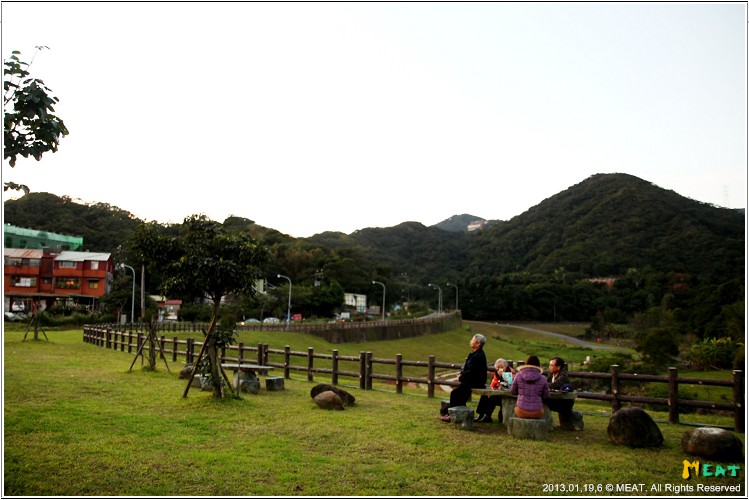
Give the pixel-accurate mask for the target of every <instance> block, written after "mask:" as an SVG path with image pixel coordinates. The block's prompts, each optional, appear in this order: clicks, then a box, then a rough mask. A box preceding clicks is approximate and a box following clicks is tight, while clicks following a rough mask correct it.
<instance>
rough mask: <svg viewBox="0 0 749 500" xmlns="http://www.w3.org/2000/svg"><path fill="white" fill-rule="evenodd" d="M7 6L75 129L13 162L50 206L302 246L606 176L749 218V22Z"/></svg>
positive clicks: (651, 9)
mask: <svg viewBox="0 0 749 500" xmlns="http://www.w3.org/2000/svg"><path fill="white" fill-rule="evenodd" d="M0 8H1V9H2V54H3V59H4V60H5V59H7V57H8V56H9V55H10V53H11V51H13V50H19V51H21V53H22V59H24V60H26V61H27V62H28V61H29V60H31V58H32V56H33V57H34V59H33V63H32V65H31V68H30V71H31V73H32V75H33V76H35V77H37V78H39V79H41V80H43V81H44V83H45V84H46V85H47V86H48V87H49V88H50V89H51V90H52V92H53V94H54V95H55V96H57V97H58V98H59V100H60V101H59V103H58V105H57V106H56V108H55V111H56V113H57V114H58V116H59V117H61V118H62V119H63V120H64V122H65V124H66V126H67V128H68V130H69V131H70V134H69V135H68V136H67V137H65V138H64V139H62V141H61V143H60V147H59V150H58V151H57V152H56V153H54V154H52V153H47V154H46V155H45V156H43V157H42V160H41V161H40V162H37V161H35V160H34V159H24V158H20V159H19V160H18V163H17V164H16V167H15V168H13V169H11V168H10V167H9V166H8V162H7V160H6V161H4V162H3V167H2V175H3V180H4V181H6V182H7V181H13V182H18V183H23V184H26V185H28V186H29V188H30V189H31V190H32V191H33V192H49V193H53V194H56V195H58V196H69V197H71V198H73V199H77V200H82V201H83V202H87V203H95V202H101V203H108V204H110V205H113V206H116V207H119V208H121V209H123V210H127V211H129V212H131V213H132V214H134V215H135V216H136V217H138V218H141V219H143V220H146V221H153V220H155V221H158V222H162V223H167V222H174V223H178V222H182V220H183V219H184V218H185V217H187V216H189V215H192V214H205V215H206V216H208V217H209V218H211V219H213V220H217V221H220V222H221V221H223V220H224V219H225V218H226V217H228V216H230V215H235V216H240V217H246V218H248V219H251V220H253V221H255V222H256V223H258V224H260V225H262V226H266V227H270V228H273V229H277V230H279V231H281V232H283V233H286V234H290V235H292V236H295V237H306V236H311V235H313V234H316V233H320V232H323V231H341V232H344V233H347V234H350V233H352V232H354V231H356V230H358V229H363V228H367V227H391V226H395V225H397V224H400V223H401V222H406V221H417V222H421V223H423V224H425V225H433V224H436V223H438V222H440V221H442V220H444V219H447V218H449V217H450V216H452V215H456V214H464V213H468V214H471V215H475V216H477V217H481V218H484V219H499V220H510V219H511V218H513V217H515V216H517V215H520V214H521V213H523V212H525V211H526V210H528V209H529V208H531V207H533V206H535V205H537V204H539V203H541V202H542V201H543V200H545V199H547V198H549V197H551V196H553V195H555V194H557V193H559V192H562V191H564V190H565V189H567V188H569V187H571V186H573V185H575V184H578V183H580V182H582V181H584V180H585V179H586V178H588V177H590V176H591V175H594V174H598V173H614V172H622V173H628V174H631V175H635V176H637V177H640V178H642V179H645V180H647V181H650V182H652V183H653V184H656V185H658V186H660V187H662V188H665V189H669V190H673V191H675V192H677V193H679V194H681V195H683V196H687V197H689V198H692V199H694V200H697V201H700V202H705V203H711V204H714V205H718V206H723V207H730V208H744V207H745V206H746V201H747V187H746V186H747V53H746V47H747V43H746V42H747V38H746V26H747V5H746V4H744V3H733V4H732V3H725V4H721V3H705V4H700V3H684V4H680V3H218V4H216V3H148V2H146V3H3V4H2V6H1V7H0ZM36 46H46V47H49V50H47V49H44V50H42V51H40V52H38V53H36V55H34V54H35V47H36ZM17 196H18V194H16V193H13V192H7V193H5V194H4V199H7V198H8V197H17Z"/></svg>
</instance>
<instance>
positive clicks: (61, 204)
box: [4, 193, 143, 252]
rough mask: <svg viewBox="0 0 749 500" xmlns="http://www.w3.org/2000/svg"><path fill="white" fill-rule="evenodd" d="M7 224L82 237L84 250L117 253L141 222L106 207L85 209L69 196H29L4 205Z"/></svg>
mask: <svg viewBox="0 0 749 500" xmlns="http://www.w3.org/2000/svg"><path fill="white" fill-rule="evenodd" d="M4 208H5V213H4V220H5V223H6V224H12V225H14V226H18V227H25V228H28V229H36V230H40V231H49V232H53V233H59V234H65V235H69V236H82V237H83V249H84V250H88V251H92V252H114V251H115V250H116V249H117V247H118V246H120V245H122V244H123V243H124V242H125V240H126V239H127V237H128V236H130V234H132V233H133V231H135V228H136V227H138V225H139V224H141V223H143V221H142V220H140V219H138V218H136V217H135V216H134V215H133V214H131V213H130V212H128V211H126V210H122V209H121V208H118V207H115V206H112V205H108V204H106V203H94V204H90V205H86V204H83V203H78V202H75V201H73V200H72V199H70V198H69V197H67V196H56V195H54V194H50V193H28V194H26V195H24V196H23V197H21V198H19V199H16V200H7V201H6V202H5V204H4Z"/></svg>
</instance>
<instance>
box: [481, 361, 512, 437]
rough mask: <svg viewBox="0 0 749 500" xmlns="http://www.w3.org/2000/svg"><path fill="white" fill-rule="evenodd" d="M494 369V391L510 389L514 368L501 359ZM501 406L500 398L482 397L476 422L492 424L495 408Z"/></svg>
mask: <svg viewBox="0 0 749 500" xmlns="http://www.w3.org/2000/svg"><path fill="white" fill-rule="evenodd" d="M494 368H495V369H496V370H497V371H496V372H495V373H494V378H492V382H491V384H489V386H490V387H491V388H492V389H494V390H497V389H500V388H502V389H509V388H510V386H511V385H512V375H513V374H514V373H515V370H513V369H512V367H510V366H507V361H506V360H505V359H504V358H499V359H498V360H497V361H495V362H494ZM497 406H499V398H497V397H496V396H481V398H480V399H479V404H478V406H476V414H477V415H478V417H476V420H475V422H484V423H487V424H490V423H492V413H494V408H496V407H497ZM497 418H498V419H499V421H500V422H501V421H502V407H501V406H499V413H498V414H497Z"/></svg>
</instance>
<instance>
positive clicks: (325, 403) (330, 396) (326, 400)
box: [313, 391, 344, 410]
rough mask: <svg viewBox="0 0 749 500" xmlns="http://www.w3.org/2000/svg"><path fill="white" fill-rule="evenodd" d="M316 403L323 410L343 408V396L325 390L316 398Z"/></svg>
mask: <svg viewBox="0 0 749 500" xmlns="http://www.w3.org/2000/svg"><path fill="white" fill-rule="evenodd" d="M313 399H314V401H315V404H316V405H317V406H319V407H320V408H322V409H323V410H343V409H344V404H343V400H342V399H341V397H340V396H339V395H338V394H336V393H335V392H333V391H323V392H321V393H320V394H318V395H317V396H315V397H314V398H313Z"/></svg>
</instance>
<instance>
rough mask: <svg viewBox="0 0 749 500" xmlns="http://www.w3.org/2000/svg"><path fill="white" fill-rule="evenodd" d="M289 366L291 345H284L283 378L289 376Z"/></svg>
mask: <svg viewBox="0 0 749 500" xmlns="http://www.w3.org/2000/svg"><path fill="white" fill-rule="evenodd" d="M289 366H291V346H288V345H287V346H286V347H284V349H283V378H286V379H288V378H289V372H290V371H291V370H289Z"/></svg>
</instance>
